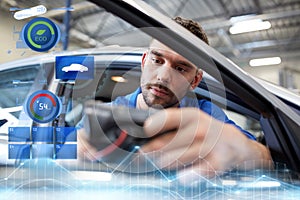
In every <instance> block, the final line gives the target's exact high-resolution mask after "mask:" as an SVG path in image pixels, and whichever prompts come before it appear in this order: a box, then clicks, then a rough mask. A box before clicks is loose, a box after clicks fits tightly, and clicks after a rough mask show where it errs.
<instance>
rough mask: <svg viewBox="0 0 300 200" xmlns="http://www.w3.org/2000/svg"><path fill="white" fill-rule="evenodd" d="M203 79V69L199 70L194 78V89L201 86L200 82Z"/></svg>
mask: <svg viewBox="0 0 300 200" xmlns="http://www.w3.org/2000/svg"><path fill="white" fill-rule="evenodd" d="M202 77H203V71H202V70H201V69H198V70H197V72H196V75H195V77H194V80H193V81H192V83H191V88H192V89H195V88H196V87H197V86H198V85H199V83H200V81H201V80H202Z"/></svg>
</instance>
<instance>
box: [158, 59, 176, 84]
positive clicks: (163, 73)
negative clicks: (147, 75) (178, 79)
mask: <svg viewBox="0 0 300 200" xmlns="http://www.w3.org/2000/svg"><path fill="white" fill-rule="evenodd" d="M172 71H173V69H172V67H171V66H170V64H166V63H165V64H164V65H163V66H161V67H160V68H159V70H158V73H157V80H159V81H161V82H164V83H170V82H171V80H172V73H173V72H172Z"/></svg>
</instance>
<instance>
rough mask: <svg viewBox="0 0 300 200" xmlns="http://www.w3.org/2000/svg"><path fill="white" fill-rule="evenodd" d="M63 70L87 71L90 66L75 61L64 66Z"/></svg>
mask: <svg viewBox="0 0 300 200" xmlns="http://www.w3.org/2000/svg"><path fill="white" fill-rule="evenodd" d="M61 70H62V71H64V72H69V71H77V72H78V71H79V72H86V71H88V70H89V68H87V67H86V66H83V65H81V64H77V63H73V64H71V65H70V66H65V67H63V68H62V69H61Z"/></svg>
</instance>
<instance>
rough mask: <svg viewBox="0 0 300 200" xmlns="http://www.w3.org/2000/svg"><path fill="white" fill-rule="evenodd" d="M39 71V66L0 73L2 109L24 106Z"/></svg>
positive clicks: (22, 67)
mask: <svg viewBox="0 0 300 200" xmlns="http://www.w3.org/2000/svg"><path fill="white" fill-rule="evenodd" d="M38 70H39V65H32V66H21V67H19V66H18V68H12V69H7V70H2V71H1V72H0V93H1V96H0V107H1V108H12V107H17V106H21V105H23V103H24V101H25V100H26V97H27V95H28V92H29V90H30V88H31V86H32V85H33V83H34V81H35V77H36V75H37V73H38Z"/></svg>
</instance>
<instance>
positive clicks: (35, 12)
mask: <svg viewBox="0 0 300 200" xmlns="http://www.w3.org/2000/svg"><path fill="white" fill-rule="evenodd" d="M259 2H260V6H257V7H256V6H255V8H256V9H258V8H259V10H255V9H254V10H255V11H260V14H258V15H257V16H256V17H255V16H252V15H249V12H244V11H245V9H246V8H247V9H250V8H251V7H253V6H254V4H253V5H252V3H244V4H245V5H243V6H245V9H244V10H243V6H242V5H236V3H233V2H231V3H229V4H230V5H229V4H228V5H226V3H225V2H224V1H212V2H204V1H203V2H202V1H197V2H196V1H195V2H194V1H181V0H175V1H158V0H155V1H146V0H145V1H132V2H129V4H128V5H127V3H126V1H124V2H123V1H120V2H119V3H112V4H111V3H110V1H103V2H101V3H100V4H101V6H100V5H96V4H97V2H96V3H92V1H85V0H73V1H63V0H58V1H50V0H44V1H36V0H34V1H18V2H16V1H10V0H4V1H2V2H1V3H0V10H1V12H0V15H1V19H2V20H1V21H0V27H1V28H2V29H1V30H3V33H2V37H1V38H0V41H1V44H2V47H3V48H2V51H1V56H0V94H1V95H0V199H20V198H23V199H38V198H42V199H54V198H55V199H57V198H58V199H60V198H66V196H67V198H70V199H85V198H91V199H96V198H97V199H98V198H100V197H101V198H107V199H133V198H135V199H157V198H159V199H163V198H164V199H224V198H226V199H252V198H253V197H254V195H255V197H258V198H261V199H265V198H273V197H274V198H275V199H299V198H300V178H299V177H300V176H299V170H298V169H299V166H297V164H295V163H296V162H297V159H296V158H295V160H294V162H293V156H295V155H297V152H298V151H300V149H297V148H294V147H296V146H297V144H294V143H297V141H298V140H299V138H300V137H299V136H297V135H296V136H295V135H294V132H293V130H297V125H299V122H298V124H297V119H298V117H299V113H300V105H299V102H300V101H299V99H300V97H299V88H300V82H299V80H300V79H299V76H300V73H299V69H298V66H297V65H298V61H299V56H297V54H298V53H297V51H299V48H298V47H299V44H298V43H299V41H298V40H297V39H295V37H293V34H294V35H295V34H296V33H297V32H296V31H295V30H291V29H295V27H294V26H293V24H297V22H299V19H298V18H297V17H294V16H297V15H298V14H297V13H296V11H297V10H293V9H296V8H297V6H298V7H299V3H298V2H297V1H291V2H290V3H286V2H283V3H281V4H278V3H276V2H269V3H270V5H269V4H268V3H265V1H259ZM118 4H119V5H120V7H118V6H117V7H113V6H114V5H118ZM130 4H132V5H130ZM214 4H215V5H214ZM250 4H251V5H250ZM130 6H134V7H131V9H129V7H130ZM278 6H283V9H284V11H282V10H280V9H279V8H277V7H278ZM291 7H293V9H292V8H291ZM174 8H176V9H175V10H174ZM235 8H236V9H235ZM118 9H119V11H118ZM136 9H137V10H139V11H140V12H141V13H143V14H145V15H147V13H152V14H148V16H149V19H148V18H147V19H142V18H141V16H143V15H142V14H141V15H140V17H139V15H138V14H137V10H136ZM152 9H153V10H152ZM288 9H290V10H288ZM231 11H232V12H233V11H235V12H234V15H241V13H245V14H246V13H247V16H246V18H245V19H256V18H257V19H258V18H262V19H263V20H267V19H270V20H273V21H271V23H272V25H273V24H274V27H273V28H274V29H271V30H264V31H265V32H259V31H256V32H255V33H253V32H252V33H242V34H231V33H230V32H229V31H230V27H231V25H233V22H232V20H229V17H234V15H233V14H232V16H231V14H229V12H231ZM242 11H243V12H242ZM288 11H291V12H292V13H293V14H289V16H288V17H286V16H285V14H286V13H288ZM118 12H119V13H120V14H119V13H118ZM227 12H228V13H227ZM273 12H274V13H276V17H274V15H275V14H274V13H273ZM122 13H127V14H122ZM295 13H296V14H295ZM160 14H163V15H164V17H163V18H160V17H159V16H160ZM124 16H125V17H124ZM127 16H128V17H127ZM176 16H181V17H183V18H190V19H193V20H195V21H197V22H198V23H200V24H201V25H202V28H203V29H204V31H205V32H206V34H207V37H208V40H209V42H205V39H204V40H203V39H201V40H202V41H201V40H199V38H197V37H195V36H194V35H193V34H192V33H190V32H189V31H187V30H185V29H184V28H183V27H182V26H180V25H178V24H180V23H178V22H177V23H175V22H174V18H175V17H176ZM151 17H153V19H151ZM133 18H134V19H135V22H136V23H133V24H134V25H133V24H132V19H133ZM172 19H173V20H172ZM235 20H237V21H241V20H242V19H237V18H236V19H235ZM279 20H281V21H279ZM289 20H290V21H289ZM160 22H161V23H160ZM139 23H140V26H139ZM147 24H148V26H147ZM152 24H157V27H156V26H154V27H153V26H152ZM284 24H285V25H284ZM278 27H279V28H278ZM287 27H288V28H287ZM281 28H285V29H284V30H283V31H282V32H285V33H286V35H284V33H281V34H278V33H277V31H278V30H279V29H281ZM173 30H174V32H173ZM248 34H249V35H248ZM182 35H186V38H187V39H186V40H183V39H182ZM155 36H157V38H156V37H155ZM294 40H295V42H294ZM206 43H208V44H209V45H207V44H206ZM169 44H171V45H169ZM198 44H199V45H200V46H198ZM172 45H173V46H172ZM193 45H194V46H193ZM171 46H172V47H171ZM279 46H280V48H281V49H280V52H281V53H282V52H284V53H282V54H281V55H282V56H285V57H283V58H279V59H280V60H281V62H284V63H283V64H279V65H280V66H279V67H278V65H277V64H271V65H268V66H263V67H261V68H255V67H253V66H250V63H249V61H250V60H251V59H252V58H256V57H257V55H259V54H262V55H272V57H276V56H275V55H274V54H275V53H274V52H275V51H274V48H275V49H276V48H279ZM185 48H186V49H190V50H191V52H192V53H193V54H190V53H189V54H187V53H185V52H186V49H185ZM293 50H294V53H293V54H289V52H290V51H293ZM195 52H196V53H195ZM182 53H183V54H184V55H181V54H182ZM210 53H211V54H212V57H210V56H211V55H208V54H210ZM219 54H220V56H219ZM273 55H274V56H273ZM221 56H222V57H221ZM223 56H224V57H223ZM219 58H220V59H219ZM219 61H224V63H220V62H219ZM145 66H146V67H145ZM166 66H167V67H166ZM207 69H208V70H207ZM145 72H147V73H148V74H150V75H147V76H146V75H145V74H146V73H145ZM155 73H157V74H159V75H160V76H159V75H157V74H155ZM191 74H192V75H191ZM239 75H241V77H240V78H241V79H242V78H243V77H246V79H245V80H242V81H241V80H239V79H238V78H239ZM154 76H155V78H153V77H154ZM253 77H255V78H253ZM154 79H155V80H156V79H157V80H159V81H157V82H151V81H153V80H154ZM260 79H264V80H265V81H261V80H260ZM174 80H175V81H174ZM198 80H199V81H198ZM147 81H148V82H147ZM266 81H267V82H268V83H267V82H266ZM145 82H147V84H146V83H145ZM168 82H172V83H173V85H171V84H168ZM269 82H272V83H273V84H276V85H280V86H282V87H274V86H272V84H270V83H269ZM256 86H257V88H256ZM145 91H146V92H147V91H149V93H151V94H155V95H154V96H156V97H159V98H156V99H155V100H153V102H154V103H153V102H151V101H152V99H151V97H152V96H150V97H149V96H148V97H149V98H148V99H147V98H146V96H147V94H146V92H145ZM129 94H130V95H129ZM243 94H249V96H246V97H245V96H244V95H243ZM126 95H127V96H126ZM134 95H135V96H134ZM142 95H144V96H142ZM166 96H170V99H168V101H167V100H166V101H163V100H164V99H167V97H166ZM120 97H121V98H120ZM139 98H143V99H144V101H139ZM178 99H180V100H178ZM147 100H148V101H147ZM268 100H269V101H268ZM139 102H142V103H144V104H139ZM149 102H150V103H149ZM208 102H209V103H208ZM260 102H261V103H260ZM150 104H151V106H149V105H150ZM196 104H197V105H196ZM120 105H121V106H120ZM145 105H147V106H149V107H151V108H150V109H142V108H144V107H143V106H145ZM195 105H196V106H195ZM207 105H209V106H207ZM114 106H115V107H114ZM139 106H140V107H139ZM201 106H202V107H201ZM169 107H176V108H178V109H181V108H184V107H196V108H199V109H200V110H203V111H204V112H205V113H206V114H208V115H211V116H213V117H214V118H216V119H217V120H218V121H222V122H224V123H225V122H226V123H229V124H231V125H232V126H234V127H235V128H237V129H238V130H239V131H241V132H242V133H243V134H244V135H245V136H246V137H248V139H250V140H253V142H258V143H259V144H261V145H263V146H266V147H268V148H270V149H271V150H272V151H271V155H272V158H273V160H274V165H272V167H270V168H268V169H260V168H259V167H258V168H251V169H245V170H241V169H240V168H235V167H232V168H230V170H225V171H224V170H222V171H218V170H217V169H216V170H215V169H214V170H211V169H210V171H213V174H214V175H213V176H204V175H203V176H202V175H201V174H199V173H192V176H193V177H194V180H195V181H193V182H188V183H187V182H184V181H182V177H185V176H188V175H186V174H184V173H181V172H183V169H185V168H188V167H190V166H192V165H193V161H189V162H186V163H185V161H183V160H182V159H181V158H182V157H181V156H182V155H185V152H187V150H185V151H184V152H180V153H178V152H175V151H174V152H175V153H174V152H173V153H174V154H173V153H172V154H170V155H166V154H164V150H165V149H168V148H169V146H166V147H165V148H163V149H160V150H157V151H155V152H152V153H150V154H148V153H147V152H146V153H145V152H143V150H144V148H145V147H146V146H147V144H149V143H150V142H151V141H154V140H155V139H156V137H160V136H162V135H164V134H165V135H168V134H167V132H166V133H164V132H163V133H161V135H160V134H158V135H156V136H151V137H150V136H149V135H147V134H146V132H145V131H144V128H143V126H144V122H145V121H146V120H147V119H148V117H149V116H153V115H155V114H157V113H159V111H160V110H161V109H162V108H166V109H168V108H169ZM136 108H139V109H136ZM191 112H192V111H191ZM191 115H192V114H191ZM159 123H160V122H158V124H159ZM173 124H175V122H174V123H173ZM210 126H211V127H213V126H212V124H210ZM289 126H290V127H289ZM214 128H216V131H215V132H217V131H218V130H217V129H218V127H217V126H216V127H214ZM82 129H85V132H84V134H82V133H81V130H82ZM179 130H180V128H178V129H176V128H174V129H172V131H179ZM220 130H221V129H220ZM298 130H299V129H298ZM277 133H279V135H276V134H277ZM169 135H171V134H169ZM273 135H276V138H275V136H274V137H273ZM298 135H299V134H298ZM82 136H83V138H84V140H83V141H85V140H87V141H88V143H87V144H88V145H86V144H85V145H86V146H84V145H83V146H84V148H86V149H89V150H94V151H95V152H96V153H94V154H92V153H90V154H82V153H81V150H82V143H81V141H82ZM167 137H168V136H166V138H167ZM195 137H196V136H195ZM220 137H221V134H216V135H215V138H217V139H218V138H220ZM286 137H288V138H290V137H294V139H295V140H294V141H290V140H284V139H285V138H286ZM175 138H176V137H175ZM274 138H275V139H274ZM181 139H182V141H184V139H186V138H181ZM181 139H180V140H181ZM193 139H194V138H190V139H188V140H189V143H188V144H187V145H186V146H188V147H187V148H189V147H190V146H192V144H194V143H193V141H192V140H193ZM217 139H215V141H217ZM232 141H236V140H234V138H232ZM205 142H209V140H208V139H207V141H206V140H205ZM183 144H185V143H184V142H183ZM157 145H159V144H157ZM172 145H173V144H172V141H171V142H170V146H171V147H172ZM214 145H215V143H214ZM214 145H212V146H211V149H214ZM179 146H181V145H179ZM182 146H183V145H182ZM288 146H292V147H293V148H291V149H290V148H289V147H288ZM277 147H278V148H277ZM295 149H296V150H295ZM277 151H278V152H277ZM156 157H163V158H164V159H161V160H159V161H157V160H155V159H154V158H156ZM197 159H202V161H205V160H206V159H204V158H201V156H200V155H197ZM291 160H292V161H291ZM165 162H168V164H165V165H163V164H162V163H165ZM169 165H170V166H172V167H169ZM232 165H234V164H232ZM174 166H176V167H174ZM189 175H190V174H189ZM195 177H196V178H195Z"/></svg>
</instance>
